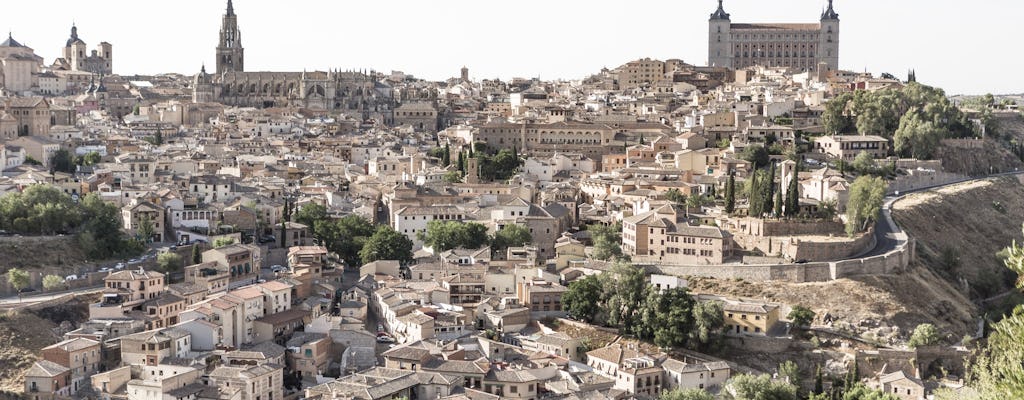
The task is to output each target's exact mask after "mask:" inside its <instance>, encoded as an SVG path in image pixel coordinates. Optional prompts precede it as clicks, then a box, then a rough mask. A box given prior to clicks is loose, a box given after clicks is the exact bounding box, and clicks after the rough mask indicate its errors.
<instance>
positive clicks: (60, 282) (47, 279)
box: [43, 275, 65, 290]
mask: <svg viewBox="0 0 1024 400" xmlns="http://www.w3.org/2000/svg"><path fill="white" fill-rule="evenodd" d="M64 283H65V282H64V278H61V277H60V276H57V275H47V276H44V277H43V289H46V290H56V289H60V288H63V287H64Z"/></svg>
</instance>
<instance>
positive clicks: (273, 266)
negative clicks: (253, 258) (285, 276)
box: [270, 265, 288, 273]
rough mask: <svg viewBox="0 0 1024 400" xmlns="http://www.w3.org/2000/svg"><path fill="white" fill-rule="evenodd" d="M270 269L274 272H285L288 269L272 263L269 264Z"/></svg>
mask: <svg viewBox="0 0 1024 400" xmlns="http://www.w3.org/2000/svg"><path fill="white" fill-rule="evenodd" d="M270 270H271V271H273V272H274V273H278V272H285V271H287V270H288V268H285V267H284V266H283V265H272V266H270Z"/></svg>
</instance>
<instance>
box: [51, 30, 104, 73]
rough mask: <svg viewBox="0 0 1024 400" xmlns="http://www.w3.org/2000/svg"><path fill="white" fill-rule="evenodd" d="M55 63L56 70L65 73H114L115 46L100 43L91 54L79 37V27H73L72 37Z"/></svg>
mask: <svg viewBox="0 0 1024 400" xmlns="http://www.w3.org/2000/svg"><path fill="white" fill-rule="evenodd" d="M61 54H62V55H63V57H62V58H58V59H57V61H56V62H55V63H54V68H55V69H61V70H65V71H84V72H91V73H94V74H100V75H110V74H113V73H114V46H113V45H111V44H110V43H107V42H100V44H99V45H97V46H96V49H95V50H93V51H92V52H89V49H88V48H87V46H86V44H85V42H84V41H83V40H82V39H80V38H79V37H78V27H77V26H75V25H71V37H69V38H68V41H67V43H65V45H64V49H63V51H62V53H61Z"/></svg>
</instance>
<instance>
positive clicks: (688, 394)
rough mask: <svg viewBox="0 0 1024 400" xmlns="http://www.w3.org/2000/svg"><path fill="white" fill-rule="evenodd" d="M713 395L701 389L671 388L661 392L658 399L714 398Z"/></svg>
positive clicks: (688, 399) (703, 399)
mask: <svg viewBox="0 0 1024 400" xmlns="http://www.w3.org/2000/svg"><path fill="white" fill-rule="evenodd" d="M714 399H715V396H712V395H711V393H708V392H705V391H704V390H702V389H673V390H667V391H664V392H661V396H658V400H714Z"/></svg>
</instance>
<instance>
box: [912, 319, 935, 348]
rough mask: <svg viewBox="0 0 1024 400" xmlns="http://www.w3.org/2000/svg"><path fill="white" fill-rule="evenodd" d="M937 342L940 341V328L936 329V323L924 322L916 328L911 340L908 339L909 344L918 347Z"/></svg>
mask: <svg viewBox="0 0 1024 400" xmlns="http://www.w3.org/2000/svg"><path fill="white" fill-rule="evenodd" d="M937 343H939V330H938V329H935V325H932V324H929V323H923V324H920V325H918V326H917V327H916V328H914V333H912V334H911V335H910V340H909V341H907V346H910V347H911V348H917V347H920V346H931V345H934V344H937Z"/></svg>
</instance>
